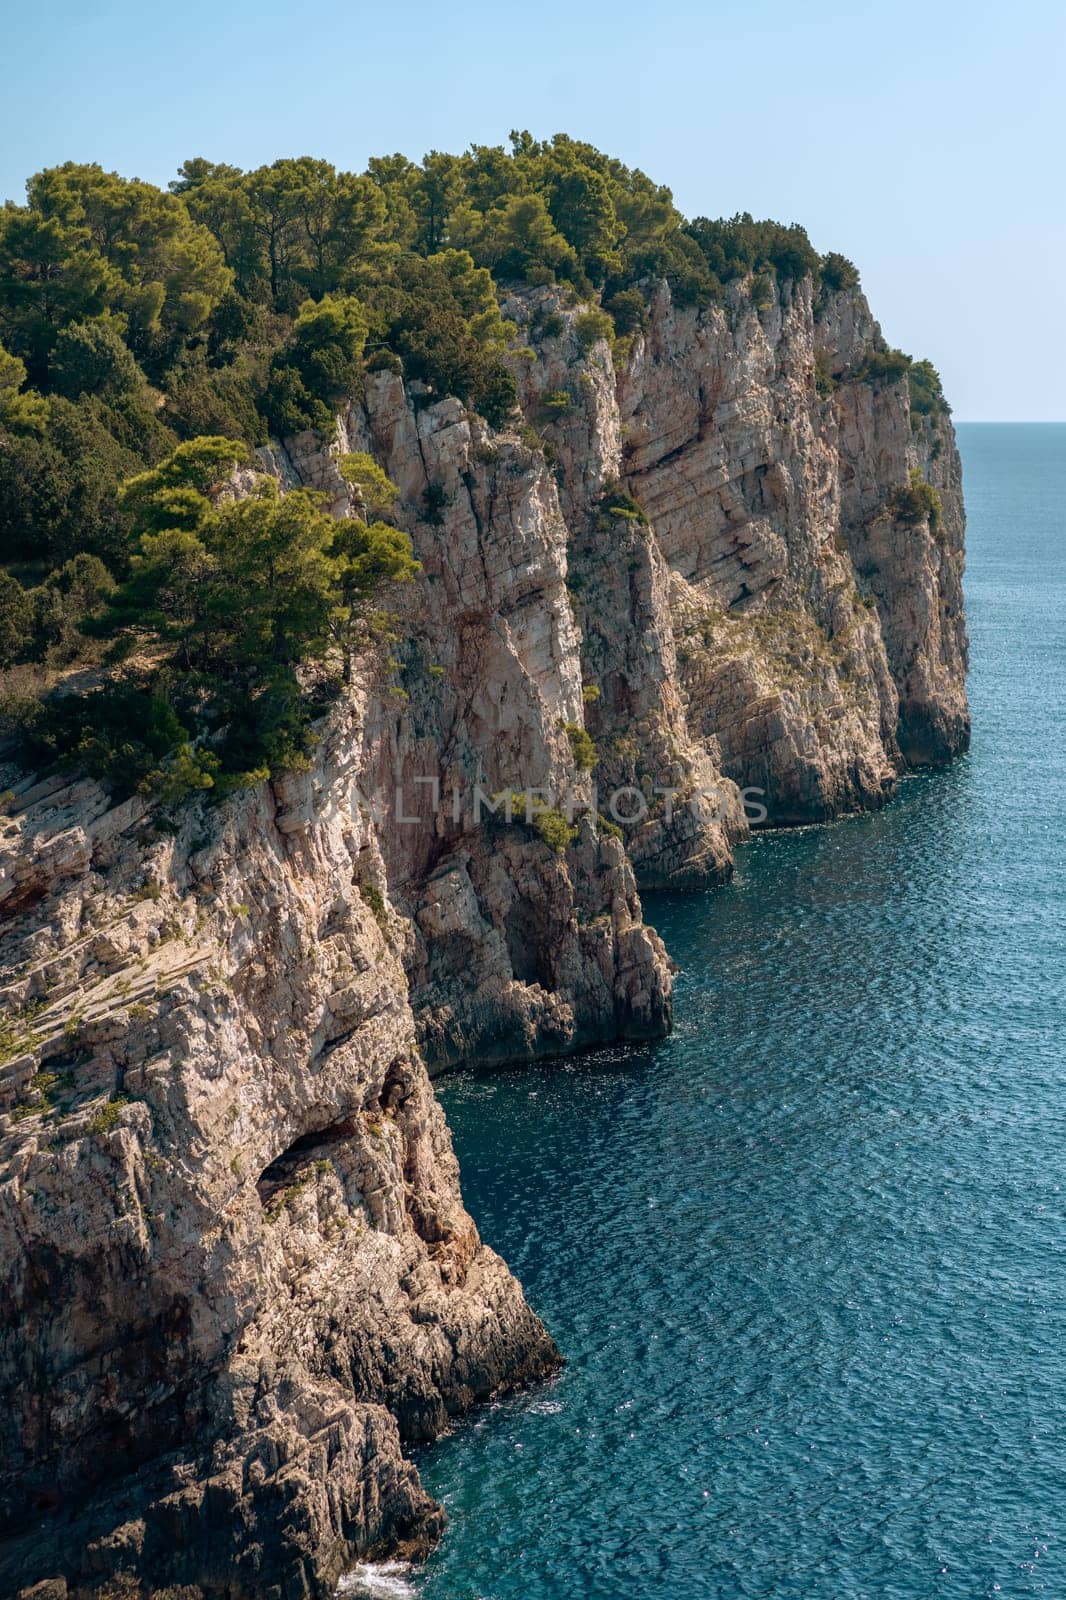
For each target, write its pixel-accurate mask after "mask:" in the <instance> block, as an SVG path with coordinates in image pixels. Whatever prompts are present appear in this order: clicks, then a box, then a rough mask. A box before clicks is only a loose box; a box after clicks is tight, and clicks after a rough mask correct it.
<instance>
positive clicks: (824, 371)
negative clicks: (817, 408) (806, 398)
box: [814, 350, 837, 400]
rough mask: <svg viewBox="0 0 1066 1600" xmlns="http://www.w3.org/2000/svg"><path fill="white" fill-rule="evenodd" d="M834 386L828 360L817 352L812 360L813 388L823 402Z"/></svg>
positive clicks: (835, 381) (822, 353)
mask: <svg viewBox="0 0 1066 1600" xmlns="http://www.w3.org/2000/svg"><path fill="white" fill-rule="evenodd" d="M836 386H837V380H836V379H835V378H834V376H833V374H832V373H831V372H830V370H829V358H828V356H826V355H825V354H824V352H823V351H821V350H819V352H818V354H817V355H816V356H815V358H814V387H815V388H816V389H817V391H818V393H819V394H820V395H821V397H822V399H823V400H828V398H829V396H830V395H831V394H832V393H833V391H834V390H835V389H836Z"/></svg>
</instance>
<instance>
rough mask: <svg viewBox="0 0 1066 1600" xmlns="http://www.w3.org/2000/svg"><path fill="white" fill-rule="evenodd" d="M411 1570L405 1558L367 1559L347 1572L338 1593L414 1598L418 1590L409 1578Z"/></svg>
mask: <svg viewBox="0 0 1066 1600" xmlns="http://www.w3.org/2000/svg"><path fill="white" fill-rule="evenodd" d="M410 1571H411V1569H410V1567H409V1566H407V1564H406V1563H405V1562H403V1561H365V1562H363V1564H362V1565H361V1566H358V1567H354V1568H353V1569H352V1571H351V1572H346V1573H345V1575H344V1577H343V1578H342V1579H341V1581H340V1583H339V1584H338V1585H337V1593H338V1595H351V1596H352V1597H353V1600H413V1597H414V1596H415V1594H416V1593H417V1590H416V1589H415V1588H414V1586H413V1584H411V1583H410V1582H408V1578H409V1575H410Z"/></svg>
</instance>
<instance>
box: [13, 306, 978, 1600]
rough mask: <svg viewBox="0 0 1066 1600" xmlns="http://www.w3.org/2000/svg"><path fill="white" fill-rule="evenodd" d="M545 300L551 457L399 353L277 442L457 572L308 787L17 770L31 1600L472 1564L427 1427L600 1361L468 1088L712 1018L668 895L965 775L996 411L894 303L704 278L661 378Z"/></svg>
mask: <svg viewBox="0 0 1066 1600" xmlns="http://www.w3.org/2000/svg"><path fill="white" fill-rule="evenodd" d="M506 311H507V314H508V315H509V316H510V317H511V318H512V319H513V320H514V321H515V323H516V324H517V325H518V326H519V328H520V329H521V337H522V338H523V339H526V340H528V348H525V349H524V350H522V351H521V352H520V353H518V354H517V355H516V356H515V372H516V375H517V377H518V380H519V386H520V392H521V401H522V407H523V412H524V416H525V422H524V425H523V426H521V427H515V428H510V429H505V430H502V431H497V432H494V431H492V430H490V429H489V428H488V427H487V426H486V425H485V424H484V423H483V422H482V421H481V420H480V419H478V418H476V417H474V416H471V415H470V414H469V413H467V412H466V411H465V410H464V409H463V407H462V406H460V405H459V404H458V402H457V401H455V400H453V399H448V398H443V399H440V398H436V397H434V396H433V395H431V394H429V393H427V392H426V391H425V390H424V389H422V388H420V386H418V385H414V384H412V385H406V386H405V384H404V383H403V381H402V380H401V378H400V377H399V376H397V375H396V374H394V373H392V372H390V371H387V370H386V371H379V372H376V373H373V374H371V375H370V376H369V377H368V380H367V386H366V392H365V395H364V396H363V397H362V398H361V400H360V401H359V402H358V403H357V404H353V405H351V406H350V407H348V408H347V409H345V410H344V411H343V412H342V413H341V414H339V415H338V418H337V433H336V437H335V438H334V439H332V440H329V441H322V440H321V439H318V438H316V437H314V436H313V435H304V436H301V437H300V438H297V439H290V440H285V441H283V442H275V443H274V444H273V445H272V446H271V447H270V449H269V450H267V451H264V452H262V457H261V466H262V468H263V470H265V471H268V472H270V473H272V474H274V475H275V476H276V477H277V478H278V479H279V481H280V483H281V486H282V487H283V488H285V487H289V486H293V485H296V484H306V485H310V486H312V487H315V488H317V489H319V490H321V491H322V492H323V493H324V494H325V495H326V496H327V497H328V500H329V503H330V505H331V507H332V509H333V511H334V514H336V515H338V516H343V515H346V514H349V513H350V512H351V511H352V510H353V500H352V494H351V491H350V490H349V489H348V486H347V484H346V483H345V481H344V478H343V477H342V475H341V473H340V471H339V469H338V459H337V458H338V457H339V456H340V455H342V454H344V453H346V452H349V451H353V450H366V451H369V452H371V453H372V454H373V455H374V457H375V459H376V460H377V461H378V462H379V463H380V464H381V466H382V467H383V468H384V469H385V471H386V473H387V474H388V476H389V477H390V478H391V479H392V480H393V481H394V482H395V484H396V485H397V486H398V489H399V499H398V501H397V505H396V507H395V509H394V512H393V516H394V518H395V520H396V521H397V522H398V523H400V524H401V525H402V526H404V527H405V528H406V529H407V530H408V531H409V532H410V534H411V538H412V541H413V544H414V547H415V552H416V554H417V556H418V557H419V559H420V561H421V562H422V572H421V574H420V576H419V578H418V579H417V581H416V582H415V583H413V584H411V585H410V586H408V588H407V589H406V590H405V592H403V593H401V594H398V595H397V596H396V597H395V601H394V602H392V603H394V609H395V618H394V620H393V622H392V623H391V625H390V630H391V639H390V642H389V643H388V645H387V646H386V647H385V648H384V649H383V648H381V647H380V645H378V646H375V647H374V649H373V650H371V651H370V652H369V653H368V654H367V656H366V658H365V659H364V660H363V661H362V662H361V664H360V666H359V668H358V671H357V673H356V682H355V683H354V684H353V685H351V686H350V687H349V688H348V689H346V691H345V693H344V695H343V697H342V698H341V700H340V701H339V702H338V703H337V704H336V705H335V707H334V709H333V711H332V712H331V713H330V714H329V716H328V717H327V718H325V719H324V721H323V723H322V725H321V729H320V734H321V737H320V740H319V743H318V745H317V748H316V753H315V757H314V760H313V763H312V766H311V769H310V770H309V771H308V772H306V773H301V774H294V775H292V776H291V777H289V778H287V779H285V780H284V781H277V782H275V783H273V784H261V785H259V786H258V787H257V788H255V789H251V790H247V791H244V792H242V793H241V794H239V795H238V796H236V797H234V798H232V799H230V800H229V801H227V802H225V803H224V804H222V805H218V806H209V805H207V804H206V803H205V802H204V801H203V800H201V801H198V802H197V803H196V804H194V805H193V806H191V807H190V808H188V809H186V810H185V811H184V812H183V813H182V814H181V816H180V818H179V819H178V820H177V822H176V823H174V824H168V823H167V820H166V819H165V818H160V817H158V816H156V815H154V814H153V813H152V811H151V810H150V808H149V807H148V805H147V803H146V802H144V801H142V800H141V799H139V798H134V799H132V800H128V801H126V802H125V803H124V804H122V805H115V804H113V803H112V801H111V799H110V798H109V796H108V795H107V794H105V793H104V792H103V791H102V790H101V789H100V788H99V787H98V786H97V785H95V784H93V783H91V782H87V781H69V780H67V779H64V778H46V779H43V780H40V781H36V780H34V779H32V778H29V777H26V776H24V775H18V774H13V775H12V776H11V779H10V783H11V791H12V797H11V800H10V804H9V806H8V814H7V816H6V817H5V818H4V819H3V820H2V821H0V828H2V830H3V831H2V833H0V919H3V920H2V922H0V928H2V942H0V983H2V984H3V985H4V999H5V1002H6V1007H7V1014H8V1016H9V1017H10V1019H11V1020H10V1021H9V1022H8V1023H6V1024H5V1025H4V1032H3V1035H2V1041H0V1042H2V1049H0V1056H2V1065H0V1106H2V1120H0V1250H2V1260H3V1269H4V1279H3V1303H2V1309H0V1388H2V1390H3V1394H4V1400H5V1404H4V1408H3V1413H2V1421H0V1428H2V1429H3V1446H4V1448H3V1452H2V1467H0V1514H2V1516H3V1517H4V1518H5V1519H6V1520H5V1522H4V1524H3V1528H4V1530H5V1531H6V1534H7V1541H6V1543H4V1544H3V1545H2V1546H0V1578H2V1580H3V1581H2V1583H0V1589H2V1590H3V1592H4V1593H13V1594H16V1593H18V1592H19V1590H20V1588H22V1587H26V1586H28V1585H30V1584H31V1583H34V1582H37V1581H40V1582H41V1583H43V1584H44V1587H43V1588H41V1589H40V1591H39V1594H38V1600H42V1597H44V1596H46V1595H47V1597H48V1600H56V1597H61V1596H63V1595H67V1594H70V1595H74V1594H83V1593H84V1594H90V1593H97V1592H99V1593H100V1594H101V1595H102V1594H104V1593H106V1592H107V1586H108V1585H109V1584H112V1583H115V1584H119V1585H121V1584H126V1585H127V1586H128V1588H129V1592H130V1593H131V1594H138V1593H145V1594H147V1593H152V1592H163V1591H164V1590H165V1589H166V1588H167V1587H168V1586H170V1587H171V1588H175V1589H179V1590H180V1592H181V1593H182V1595H183V1596H184V1597H185V1600H188V1597H189V1596H193V1597H195V1596H227V1597H229V1600H241V1597H244V1596H249V1597H250V1596H253V1595H254V1596H256V1597H263V1596H276V1597H277V1600H288V1597H289V1596H301V1597H305V1596H314V1597H318V1596H322V1595H325V1594H327V1593H329V1592H330V1591H331V1588H332V1586H333V1585H334V1584H335V1582H336V1579H337V1577H338V1575H339V1574H340V1573H341V1572H342V1571H343V1569H344V1568H345V1566H347V1565H348V1564H350V1563H351V1562H352V1561H353V1560H354V1559H355V1558H356V1557H360V1556H366V1555H367V1554H371V1553H374V1552H376V1551H379V1550H386V1549H387V1550H396V1549H406V1550H409V1551H411V1552H415V1553H417V1552H419V1551H422V1550H424V1549H425V1548H427V1546H428V1544H429V1543H431V1542H432V1540H433V1538H434V1537H435V1536H436V1534H437V1532H438V1530H439V1527H440V1523H441V1515H440V1512H439V1510H438V1508H436V1507H435V1506H434V1505H433V1504H432V1503H431V1502H430V1501H429V1499H428V1497H427V1496H426V1495H425V1494H424V1492H423V1491H422V1489H421V1488H420V1486H419V1483H418V1479H417V1476H416V1474H415V1472H414V1469H413V1468H412V1467H411V1465H410V1464H409V1463H408V1462H407V1461H406V1460H405V1458H404V1455H403V1449H404V1446H405V1444H407V1443H413V1442H417V1441H423V1440H427V1439H431V1438H433V1437H434V1436H435V1435H436V1434H438V1433H439V1432H440V1431H441V1429H442V1428H444V1427H446V1426H447V1424H448V1420H449V1418H450V1417H452V1416H453V1415H455V1414H456V1413H458V1412H459V1411H461V1410H462V1409H463V1408H465V1407H466V1406H468V1405H470V1404H471V1403H473V1402H474V1401H476V1400H479V1399H483V1398H485V1397H486V1396H488V1395H490V1394H492V1393H494V1392H496V1391H498V1390H500V1389H503V1388H506V1387H508V1386H512V1385H515V1384H518V1383H522V1382H525V1381H527V1380H529V1379H532V1378H536V1377H538V1376H540V1375H543V1374H545V1373H547V1372H549V1371H551V1370H552V1369H553V1367H554V1365H555V1363H556V1361H557V1359H558V1357H557V1353H556V1351H555V1349H554V1346H553V1345H552V1342H551V1340H550V1337H549V1336H548V1334H547V1333H546V1332H545V1330H544V1328H543V1327H542V1326H541V1324H540V1323H539V1322H538V1320H537V1318H536V1316H535V1315H534V1314H533V1312H531V1311H530V1309H529V1308H528V1307H527V1306H526V1304H525V1302H524V1300H523V1298H522V1294H521V1290H520V1288H519V1286H518V1285H517V1284H516V1282H515V1281H514V1279H513V1278H512V1277H511V1276H510V1274H509V1272H508V1270H507V1268H506V1266H505V1265H504V1263H503V1262H501V1261H500V1260H499V1258H498V1257H497V1256H495V1255H494V1254H493V1253H492V1251H491V1250H489V1249H488V1248H487V1247H486V1246H485V1245H483V1244H482V1243H481V1241H480V1240H479V1238H478V1235H477V1232H476V1229H475V1227H474V1224H473V1223H472V1221H471V1219H470V1218H469V1216H468V1215H467V1214H466V1212H465V1210H464V1209H463V1205H462V1200H461V1196H460V1192H459V1186H458V1175H457V1171H456V1166H455V1161H454V1158H453V1156H452V1153H451V1147H450V1143H449V1138H448V1133H447V1129H446V1127H445V1125H444V1121H443V1118H442V1115H441V1112H440V1110H439V1108H438V1106H437V1104H436V1101H435V1099H434V1096H433V1090H432V1086H431V1083H430V1075H431V1074H432V1073H433V1072H434V1071H437V1070H440V1069H443V1068H445V1067H448V1066H452V1065H454V1064H456V1063H459V1062H462V1061H468V1060H478V1061H482V1062H492V1061H503V1060H510V1061H514V1060H526V1059H531V1058H533V1057H536V1056H538V1055H544V1054H558V1053H565V1052H572V1051H575V1050H578V1049H581V1048H584V1047H587V1046H589V1045H592V1044H595V1043H598V1042H601V1041H604V1040H608V1039H614V1038H618V1037H629V1038H645V1037H654V1036H656V1035H659V1034H661V1033H663V1032H664V1031H665V1030H666V1029H667V1028H668V1027H669V1024H670V964H669V960H668V957H667V955H666V952H665V950H664V949H663V946H662V944H661V942H660V940H659V939H658V937H657V936H656V934H655V933H654V931H653V930H652V929H650V928H649V927H647V925H646V924H645V923H644V922H643V919H642V914H641V906H640V900H639V896H638V889H637V885H638V881H639V882H640V883H642V884H647V885H654V886H669V887H674V888H690V887H702V886H705V885H710V884H714V883H718V882H720V881H721V880H722V879H723V878H725V877H726V876H728V873H729V871H730V870H731V863H732V848H733V845H734V843H735V842H736V841H737V840H738V839H739V838H741V837H743V836H744V834H745V833H746V832H747V831H748V828H749V826H751V825H752V824H758V823H760V822H762V821H767V820H768V821H769V822H771V823H775V822H776V823H783V822H808V821H812V820H817V819H820V818H825V817H829V816H833V815H836V814H839V813H840V812H842V811H844V810H847V809H852V808H855V807H864V806H865V807H869V806H876V805H880V804H881V803H882V802H883V801H884V800H885V798H886V797H887V796H888V795H890V794H891V792H892V789H893V786H894V784H895V782H896V779H897V777H898V776H899V774H900V773H901V772H903V771H904V770H906V768H907V767H908V766H909V765H919V764H924V763H929V762H937V761H943V760H946V759H948V758H949V757H950V756H952V755H953V754H955V753H956V752H958V751H959V750H961V749H963V748H964V747H965V744H966V741H967V738H968V730H969V724H968V714H967V709H966V700H965V664H966V639H965V627H964V620H963V614H962V601H961V574H962V531H963V524H962V503H961V494H960V484H959V467H958V457H957V454H956V451H955V446H954V440H953V436H952V432H951V426H950V422H949V420H948V418H947V416H946V414H939V415H937V414H934V413H929V414H925V415H922V416H914V417H912V415H911V408H910V402H909V394H908V386H907V381H906V378H905V377H902V378H901V377H898V376H896V377H893V376H892V369H891V366H890V365H887V366H886V364H885V363H884V362H880V363H879V362H878V360H877V359H876V358H877V357H878V356H879V355H880V354H882V353H883V351H884V342H883V340H882V339H881V336H880V333H879V330H878V329H877V326H876V324H875V323H874V322H873V320H872V318H871V316H870V314H869V310H868V308H867V307H866V304H865V301H864V300H863V298H862V296H861V294H860V293H859V292H858V291H857V290H845V291H841V292H838V293H835V294H824V295H821V296H820V297H819V298H818V299H817V300H816V299H815V298H814V296H813V293H812V289H811V285H810V283H809V281H804V282H801V283H799V284H796V285H791V284H788V283H786V284H784V285H783V286H782V287H781V289H780V291H779V293H778V295H777V297H776V298H775V299H774V300H773V302H772V303H770V304H762V305H756V304H754V303H753V301H752V296H751V288H750V285H744V284H739V285H735V286H733V287H732V288H731V289H730V291H729V295H728V298H727V301H726V303H725V304H724V305H722V306H720V307H714V308H711V309H710V310H707V311H704V312H697V311H696V310H694V309H692V308H685V307H682V306H677V305H675V304H674V303H673V301H672V299H671V296H670V293H669V290H668V289H667V287H666V286H665V285H662V286H660V287H659V288H658V289H657V290H656V292H655V294H654V295H653V296H652V298H651V301H650V305H649V310H648V316H647V326H646V328H645V329H644V331H643V332H640V333H638V334H636V335H635V336H634V337H633V338H632V339H631V340H629V341H623V342H621V343H620V344H618V345H616V346H615V348H614V350H613V352H612V350H611V348H609V346H608V344H607V343H606V341H604V340H603V339H599V340H595V339H593V340H592V342H591V343H590V342H589V338H588V333H587V328H588V323H587V321H585V322H583V321H582V316H581V311H582V308H580V307H577V306H573V305H570V304H568V303H567V302H566V301H565V299H564V297H563V296H562V295H561V294H560V293H559V291H557V290H530V291H524V292H523V293H521V294H516V295H515V296H514V297H513V298H512V299H511V300H510V301H509V302H508V304H507V306H506ZM879 374H880V375H879ZM915 471H917V473H918V474H920V477H921V480H922V481H923V482H924V483H927V484H929V485H931V486H932V487H933V488H935V490H936V491H937V494H938V495H939V514H936V511H935V502H934V501H932V500H930V499H929V498H928V497H926V498H925V499H919V501H918V502H916V503H911V502H907V501H906V499H905V496H904V491H906V490H907V488H908V485H910V484H911V475H912V473H913V472H915ZM244 487H245V486H244V484H243V483H242V482H241V481H238V480H235V481H234V484H233V485H232V486H231V489H230V491H228V492H233V493H241V492H243V489H244ZM915 504H917V507H918V509H917V511H916V510H915ZM923 507H924V510H923ZM931 508H933V509H931ZM390 652H391V654H390ZM6 781H7V780H5V783H6ZM122 1592H126V1591H125V1590H123V1591H122Z"/></svg>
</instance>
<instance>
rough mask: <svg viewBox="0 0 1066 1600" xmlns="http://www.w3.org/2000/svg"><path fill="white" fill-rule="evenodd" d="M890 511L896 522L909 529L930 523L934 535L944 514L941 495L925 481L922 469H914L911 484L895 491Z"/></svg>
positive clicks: (891, 497) (890, 502) (889, 499)
mask: <svg viewBox="0 0 1066 1600" xmlns="http://www.w3.org/2000/svg"><path fill="white" fill-rule="evenodd" d="M888 509H889V512H890V513H891V515H892V517H893V518H894V519H895V521H896V522H902V523H903V524H904V526H905V527H908V528H916V527H917V526H918V524H919V523H921V522H928V523H929V528H930V531H931V532H932V533H935V532H936V531H937V529H938V528H939V526H940V520H941V517H942V516H943V512H944V508H943V506H942V504H941V501H940V496H939V494H938V493H937V491H936V490H935V489H934V488H933V485H932V484H931V483H927V482H926V481H925V478H924V477H923V476H922V472H921V468H920V467H912V468H911V472H910V480H909V482H908V483H907V484H905V485H902V486H901V487H900V488H898V489H893V491H892V493H891V495H890V496H889V498H888Z"/></svg>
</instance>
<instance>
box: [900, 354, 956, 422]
mask: <svg viewBox="0 0 1066 1600" xmlns="http://www.w3.org/2000/svg"><path fill="white" fill-rule="evenodd" d="M907 383H908V386H909V389H910V397H911V413H912V415H917V416H921V417H946V416H950V414H951V407H950V406H949V405H948V403H947V400H946V399H945V398H944V390H943V388H942V387H941V383H940V374H939V372H938V371H937V370H936V368H935V367H934V365H933V363H932V362H931V361H915V362H912V364H911V366H910V367H909V368H908V371H907Z"/></svg>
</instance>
